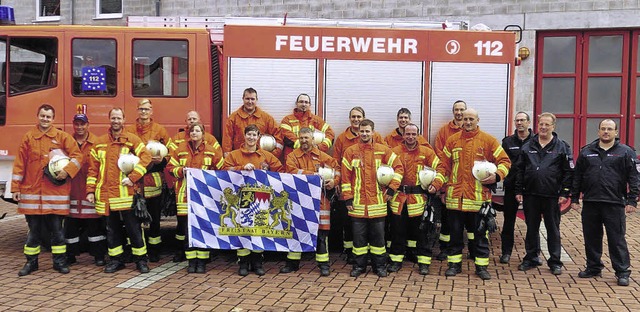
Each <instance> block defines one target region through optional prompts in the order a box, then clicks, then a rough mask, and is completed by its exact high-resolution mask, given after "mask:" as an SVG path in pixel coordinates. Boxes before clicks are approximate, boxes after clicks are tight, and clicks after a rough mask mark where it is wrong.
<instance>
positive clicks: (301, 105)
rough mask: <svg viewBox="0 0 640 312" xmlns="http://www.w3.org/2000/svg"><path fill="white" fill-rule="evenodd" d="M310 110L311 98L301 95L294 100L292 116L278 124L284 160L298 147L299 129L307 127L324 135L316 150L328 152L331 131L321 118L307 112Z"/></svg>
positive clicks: (332, 136) (332, 134) (331, 139)
mask: <svg viewBox="0 0 640 312" xmlns="http://www.w3.org/2000/svg"><path fill="white" fill-rule="evenodd" d="M310 108H311V97H309V95H308V94H305V93H302V94H300V95H298V98H296V108H295V109H294V110H293V114H290V115H287V116H285V117H284V118H282V122H280V131H281V134H282V140H283V142H284V160H285V161H286V160H287V155H289V153H291V152H292V151H293V150H294V149H296V148H298V147H300V140H299V139H298V135H299V132H300V129H301V128H303V127H309V128H311V129H312V130H317V131H320V132H322V133H324V139H323V140H322V142H321V143H320V144H318V148H319V149H320V151H322V152H325V153H326V152H328V151H329V149H330V148H331V145H332V144H333V138H334V137H335V134H334V133H333V129H331V127H330V126H329V124H327V123H326V122H325V121H324V120H322V118H320V117H318V116H316V115H314V114H312V113H311V111H309V109H310Z"/></svg>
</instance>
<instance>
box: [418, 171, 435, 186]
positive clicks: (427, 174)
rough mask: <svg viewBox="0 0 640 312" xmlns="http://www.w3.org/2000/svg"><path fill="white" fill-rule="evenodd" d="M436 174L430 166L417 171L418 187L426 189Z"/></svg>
mask: <svg viewBox="0 0 640 312" xmlns="http://www.w3.org/2000/svg"><path fill="white" fill-rule="evenodd" d="M436 175H437V173H436V171H435V170H433V168H431V167H425V168H424V169H422V170H420V172H418V180H419V181H420V187H422V189H423V190H426V189H428V188H429V185H431V182H433V180H434V179H435V178H436Z"/></svg>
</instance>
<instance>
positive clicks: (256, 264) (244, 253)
mask: <svg viewBox="0 0 640 312" xmlns="http://www.w3.org/2000/svg"><path fill="white" fill-rule="evenodd" d="M244 137H245V142H244V144H243V145H242V146H241V147H240V148H239V149H237V150H234V151H232V152H231V153H229V154H227V156H226V157H225V158H224V169H225V170H254V169H258V170H260V169H262V170H269V171H275V172H283V171H284V168H283V166H282V163H281V162H280V161H279V160H278V158H276V157H275V156H274V155H273V154H271V153H269V152H267V151H264V150H261V149H259V146H258V141H259V140H260V130H259V129H258V127H257V126H256V125H248V126H247V127H246V128H245V129H244ZM237 254H238V264H239V266H240V268H239V269H238V274H239V275H240V276H247V275H249V265H251V270H253V271H254V272H255V273H256V274H257V275H260V276H262V275H264V273H265V272H264V268H263V267H262V250H249V249H245V248H242V249H238V251H237Z"/></svg>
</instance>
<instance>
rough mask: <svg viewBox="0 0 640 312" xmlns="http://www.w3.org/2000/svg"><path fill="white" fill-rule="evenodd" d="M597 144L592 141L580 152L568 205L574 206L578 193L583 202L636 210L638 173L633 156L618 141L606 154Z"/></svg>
mask: <svg viewBox="0 0 640 312" xmlns="http://www.w3.org/2000/svg"><path fill="white" fill-rule="evenodd" d="M598 143H599V140H595V141H593V142H591V143H589V144H588V145H587V146H585V147H583V148H582V150H581V151H580V154H579V156H578V161H577V163H576V171H575V175H574V179H573V188H572V196H571V202H573V203H577V202H578V199H579V198H580V193H582V200H583V201H585V202H605V203H614V204H622V205H631V206H636V204H637V200H638V183H639V182H638V170H640V168H638V167H636V161H637V158H636V152H635V151H634V150H633V149H632V148H631V147H629V146H627V145H624V144H621V143H620V141H619V140H618V139H616V141H615V143H614V145H613V146H612V147H611V148H610V149H609V150H607V151H605V150H604V149H602V148H601V147H600V145H599V144H598ZM639 166H640V165H639Z"/></svg>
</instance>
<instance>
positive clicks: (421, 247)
mask: <svg viewBox="0 0 640 312" xmlns="http://www.w3.org/2000/svg"><path fill="white" fill-rule="evenodd" d="M421 222H422V216H417V217H409V216H408V215H407V205H406V204H405V205H404V207H403V209H402V214H401V215H395V214H392V215H391V237H392V241H391V249H390V251H389V258H391V261H393V262H402V261H403V260H404V255H405V252H406V246H407V236H408V235H411V237H415V238H416V252H417V254H416V255H417V257H418V264H431V246H430V245H429V243H428V237H427V231H426V230H420V223H421Z"/></svg>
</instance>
